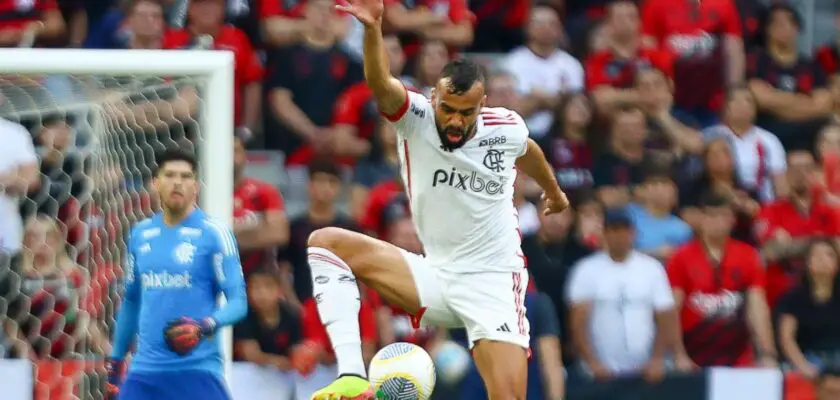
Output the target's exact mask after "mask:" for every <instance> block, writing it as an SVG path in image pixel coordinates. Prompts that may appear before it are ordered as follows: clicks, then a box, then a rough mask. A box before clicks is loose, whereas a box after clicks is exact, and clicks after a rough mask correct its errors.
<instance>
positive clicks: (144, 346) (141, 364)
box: [112, 208, 248, 376]
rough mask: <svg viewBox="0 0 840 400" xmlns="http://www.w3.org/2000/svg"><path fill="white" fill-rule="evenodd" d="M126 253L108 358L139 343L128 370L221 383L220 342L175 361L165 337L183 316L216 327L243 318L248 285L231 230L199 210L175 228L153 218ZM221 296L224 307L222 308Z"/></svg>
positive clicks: (134, 232)
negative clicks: (177, 373) (199, 376)
mask: <svg viewBox="0 0 840 400" xmlns="http://www.w3.org/2000/svg"><path fill="white" fill-rule="evenodd" d="M127 252H128V255H127V257H126V261H125V276H124V280H125V295H124V298H123V302H122V305H121V307H120V309H119V314H118V316H117V328H116V333H115V337H114V345H113V353H112V357H113V358H114V359H117V360H121V359H123V358H124V357H125V355H126V353H127V352H128V350H129V348H130V347H131V344H132V342H133V341H134V339H135V337H136V339H137V346H136V352H135V354H134V358H133V362H132V365H131V367H130V370H131V371H153V372H154V371H169V370H186V369H192V370H196V369H200V370H207V371H211V372H213V373H217V374H219V375H220V376H221V374H222V373H223V359H222V350H221V346H222V343H221V341H220V340H219V336H218V335H214V336H212V337H209V338H205V339H204V340H202V342H201V343H200V344H199V345H198V346H196V348H195V349H194V350H193V351H192V352H190V353H189V354H187V355H185V356H179V355H178V354H175V353H174V352H172V351H170V350H169V348H168V347H167V345H166V340H165V338H164V330H165V329H166V326H167V324H168V323H169V322H170V321H172V320H175V319H177V318H180V317H190V318H193V319H195V320H197V321H200V320H202V319H204V318H207V317H212V318H213V319H214V320H215V322H216V326H217V327H219V328H220V327H222V326H226V325H231V324H233V323H236V322H237V321H239V320H240V319H242V318H244V317H245V314H246V313H247V307H248V306H247V297H246V290H245V280H244V278H243V276H242V266H241V265H240V263H239V252H238V249H237V244H236V240H235V238H234V236H233V234H232V232H231V231H230V229H229V228H227V227H226V226H225V225H223V224H222V223H220V222H217V221H214V220H212V219H210V218H209V217H208V216H207V215H206V214H205V213H204V212H203V211H202V210H200V209H198V208H196V209H195V210H194V211H192V212H191V213H190V215H189V216H187V217H186V218H185V219H184V220H183V221H182V222H181V223H180V224H178V225H177V226H168V225H166V224H165V223H164V222H163V215H162V214H161V213H158V214H156V215H154V216H152V217H151V218H148V219H145V220H143V221H142V222H140V223H138V224H136V225H135V226H134V227H133V228H132V229H131V234H130V236H129V238H128V248H127ZM220 293H222V294H224V295H225V298H226V300H227V304H225V305H224V306H223V307H221V308H220V307H219V306H218V302H217V299H218V295H219V294H220Z"/></svg>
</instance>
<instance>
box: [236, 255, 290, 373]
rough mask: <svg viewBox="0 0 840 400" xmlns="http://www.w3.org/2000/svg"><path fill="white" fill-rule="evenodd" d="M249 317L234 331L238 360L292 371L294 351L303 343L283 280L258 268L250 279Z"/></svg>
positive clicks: (267, 270) (264, 269)
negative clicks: (286, 297)
mask: <svg viewBox="0 0 840 400" xmlns="http://www.w3.org/2000/svg"><path fill="white" fill-rule="evenodd" d="M248 300H249V307H248V316H247V317H246V318H245V319H244V320H243V321H241V322H239V323H238V324H236V326H235V328H234V339H235V340H234V347H235V351H236V356H237V360H240V361H248V362H250V363H254V364H257V365H270V366H273V367H275V368H277V369H279V370H280V371H290V370H291V369H292V363H291V360H290V356H291V354H292V348H293V347H294V346H295V345H297V344H299V343H300V342H301V341H303V339H304V336H303V328H302V327H301V324H300V314H299V313H298V311H297V310H295V309H293V308H291V307H289V306H287V305H286V304H285V302H284V300H285V299H284V296H283V288H282V278H281V277H280V275H279V274H278V271H276V270H275V269H274V268H271V267H265V266H262V267H259V268H257V269H255V270H254V271H252V273H251V275H250V276H249V277H248Z"/></svg>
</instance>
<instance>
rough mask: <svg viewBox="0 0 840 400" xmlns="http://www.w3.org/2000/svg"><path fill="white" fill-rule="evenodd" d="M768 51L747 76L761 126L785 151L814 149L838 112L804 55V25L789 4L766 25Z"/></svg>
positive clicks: (777, 7)
mask: <svg viewBox="0 0 840 400" xmlns="http://www.w3.org/2000/svg"><path fill="white" fill-rule="evenodd" d="M763 26H764V34H765V38H766V47H765V48H763V49H760V50H757V51H755V52H753V53H752V54H750V57H749V61H748V63H747V76H748V78H749V87H750V90H751V91H752V92H753V94H754V95H755V100H756V103H757V104H758V110H759V114H758V120H757V124H758V125H759V126H761V127H762V128H764V129H767V130H768V131H770V132H772V133H773V134H775V135H776V136H778V137H779V140H781V142H782V144H784V146H785V149H787V150H788V151H790V150H796V149H811V146H813V145H814V139H815V138H816V135H817V131H818V130H819V128H820V126H822V124H824V123H825V122H826V121H827V120H828V117H829V116H830V115H831V113H832V112H833V111H834V110H833V99H832V96H831V92H830V91H829V90H828V88H827V82H826V77H825V73H824V72H823V71H822V69H821V68H820V67H818V66H817V64H816V63H814V62H813V61H812V60H811V59H810V58H808V57H806V56H803V55H801V54H800V52H799V47H798V45H797V37H798V34H799V31H800V29H801V27H802V20H801V18H800V16H799V14H798V13H797V12H796V10H795V9H794V8H793V7H791V6H789V5H786V4H782V3H777V4H774V5H772V6H771V7H770V8H769V9H768V11H767V14H766V20H765V21H764V25H763Z"/></svg>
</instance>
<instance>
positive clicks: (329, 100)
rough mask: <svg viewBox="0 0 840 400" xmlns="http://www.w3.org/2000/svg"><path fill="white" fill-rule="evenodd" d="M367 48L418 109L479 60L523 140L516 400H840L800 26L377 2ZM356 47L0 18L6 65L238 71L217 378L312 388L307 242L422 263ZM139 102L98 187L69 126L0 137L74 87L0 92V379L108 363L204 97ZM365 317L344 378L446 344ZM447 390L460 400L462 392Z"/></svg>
mask: <svg viewBox="0 0 840 400" xmlns="http://www.w3.org/2000/svg"><path fill="white" fill-rule="evenodd" d="M838 17H840V14H838ZM838 21H840V18H839V19H838ZM384 24H385V26H386V28H387V32H388V35H387V37H386V44H387V52H388V55H389V58H390V61H391V70H392V73H393V74H394V75H395V76H398V77H401V79H402V80H403V82H404V83H405V85H406V86H407V87H408V88H409V89H410V90H414V91H417V92H421V93H425V94H428V93H429V91H430V89H431V87H432V85H433V84H434V82H435V81H436V77H437V75H438V73H439V72H440V70H441V69H442V67H443V66H444V65H445V64H446V62H447V61H449V60H450V59H452V58H453V57H458V56H460V55H462V54H469V55H470V56H473V57H478V58H480V59H481V60H483V61H486V64H487V67H488V80H487V84H486V90H487V105H488V106H491V107H506V108H509V109H512V110H515V111H517V112H519V113H520V114H521V115H522V116H523V117H525V119H526V121H527V123H528V126H529V129H530V131H531V135H532V137H533V139H535V140H536V141H538V142H539V143H540V145H541V146H542V148H543V150H544V152H545V154H546V156H547V157H548V159H549V161H550V162H551V164H552V165H553V167H554V168H555V171H556V176H557V179H558V181H559V182H560V184H561V186H562V187H563V188H564V190H566V191H567V193H568V194H569V195H570V198H571V200H572V210H569V211H568V212H565V213H563V214H561V215H555V216H550V217H545V216H542V215H540V214H539V213H538V212H537V210H538V205H539V201H540V200H539V194H540V193H538V192H537V191H536V190H535V185H534V184H533V182H530V181H529V180H528V179H527V178H525V177H521V178H520V179H518V181H517V189H516V192H515V193H514V194H513V201H514V202H515V204H516V206H517V208H518V210H519V219H520V228H521V234H522V247H523V252H524V254H525V256H526V257H527V260H528V264H529V265H528V268H529V270H530V272H531V275H532V288H530V293H529V294H528V298H527V299H526V305H527V307H528V318H529V321H530V323H531V335H532V347H533V350H534V355H535V357H533V358H532V361H531V363H532V368H531V373H530V379H531V381H532V382H531V383H530V386H529V398H534V399H537V398H545V399H559V398H562V396H563V392H564V384H565V383H564V382H565V381H566V380H567V379H568V381H572V380H574V379H588V378H590V377H591V378H594V379H597V380H603V381H607V380H610V379H614V378H616V377H620V376H624V375H633V374H641V375H643V376H645V377H646V378H648V379H650V380H657V379H661V377H662V375H663V374H664V373H665V370H666V369H675V370H679V371H691V370H693V369H695V368H698V367H711V366H735V367H746V366H762V367H770V368H777V367H778V368H784V369H786V370H793V371H797V372H798V373H800V374H802V375H803V376H805V377H807V378H809V379H818V380H820V382H822V383H823V384H824V385H823V390H824V391H825V393H827V394H826V396H828V397H825V398H835V399H836V398H840V318H838V315H840V292H838V290H840V275H838V269H840V247H838V245H840V79H838V78H839V77H840V75H839V74H840V50H838V49H840V46H839V45H837V44H835V43H833V42H830V43H828V44H827V45H825V46H824V47H820V48H818V49H814V51H813V52H812V51H811V49H802V48H800V47H799V41H798V38H799V35H800V33H801V31H802V29H803V21H802V17H801V16H800V15H799V12H798V11H797V9H796V8H794V7H792V6H790V5H787V4H786V3H784V2H777V3H772V4H768V3H767V2H763V1H760V0H704V1H697V2H690V1H687V2H682V1H668V0H642V1H639V2H638V4H637V2H634V1H631V0H589V1H584V0H565V1H564V0H545V1H530V0H473V1H469V2H467V1H466V0H416V1H415V0H403V1H400V0H386V1H385V16H384ZM361 37H362V31H361V26H360V25H359V24H358V23H357V22H356V21H354V20H353V19H352V18H351V17H349V16H346V15H341V14H340V13H337V12H336V11H335V9H334V8H333V2H332V0H300V1H294V0H290V1H279V0H227V1H225V0H126V1H124V2H120V3H119V4H116V1H105V0H103V1H99V2H82V1H74V0H0V46H4V47H16V46H31V45H33V44H34V45H35V46H38V47H70V48H85V49H216V50H226V51H232V52H233V53H234V55H235V93H236V96H235V101H234V103H235V121H236V133H235V135H236V140H235V147H234V149H233V150H232V151H233V152H234V164H235V167H234V175H235V182H234V183H235V193H234V199H235V215H234V232H235V234H236V237H237V239H238V242H239V245H240V248H241V251H242V262H243V269H244V272H245V275H246V277H247V280H248V291H249V299H250V305H251V309H250V312H249V315H248V317H247V319H246V320H245V321H243V322H241V323H240V324H239V325H238V326H237V327H236V329H235V332H234V336H235V358H236V359H237V360H241V361H247V362H251V363H254V364H258V365H273V366H275V367H276V368H277V369H279V370H281V371H291V370H293V369H298V370H301V369H307V368H305V367H302V366H301V365H299V364H300V363H293V362H292V361H293V359H297V360H300V359H301V357H300V356H299V353H301V352H310V353H312V354H311V357H314V358H317V359H318V360H319V362H320V363H321V364H322V365H321V366H320V367H317V368H323V369H325V370H326V371H329V366H330V365H331V364H333V363H334V356H332V355H331V354H330V346H329V343H328V339H327V337H326V332H325V331H324V330H323V328H322V327H321V324H320V322H319V321H318V314H317V311H316V307H315V301H316V299H314V298H313V293H312V283H311V279H310V273H309V267H308V265H307V261H306V241H307V237H308V235H309V234H310V233H311V232H312V231H313V230H315V229H318V228H320V227H326V226H339V227H344V228H347V229H352V230H357V231H360V232H365V233H367V234H370V235H372V236H375V237H377V238H380V239H383V240H387V241H389V242H391V243H393V244H395V245H397V246H400V247H402V248H405V249H408V250H411V251H414V252H417V253H422V250H423V249H422V244H421V243H420V242H419V241H418V239H417V236H416V234H415V232H414V227H413V225H412V223H411V215H410V211H409V207H408V204H407V199H406V197H405V194H404V193H403V186H402V183H401V182H400V176H399V171H400V169H399V165H398V164H399V163H398V154H397V146H396V144H397V137H396V133H395V131H394V129H393V127H392V126H391V125H390V124H389V123H388V122H387V121H385V120H384V119H383V118H381V117H380V116H379V113H378V112H377V110H376V105H375V104H374V103H373V101H372V93H371V91H370V90H369V89H368V88H367V86H366V85H365V83H364V81H363V71H362V69H361V65H360V56H361ZM811 53H813V54H814V56H813V57H811V56H809V55H807V54H811ZM117 80H119V79H117ZM158 83H166V84H167V85H169V86H170V87H169V88H168V89H167V90H166V93H161V92H160V91H156V92H155V94H154V95H149V94H147V93H144V94H142V95H141V96H134V97H133V98H132V99H133V100H132V101H131V102H126V103H123V105H122V106H120V107H115V111H113V112H114V113H117V114H119V115H120V117H119V118H120V119H119V121H122V122H126V121H130V125H132V126H133V127H135V128H137V129H134V130H136V131H138V132H139V133H137V134H136V135H134V136H129V137H131V138H133V139H130V140H129V141H130V143H127V144H122V146H123V147H122V148H119V150H120V151H125V152H126V154H124V155H123V157H124V158H125V159H123V160H121V162H122V164H121V163H120V162H114V163H107V162H106V163H104V164H95V163H94V161H93V160H92V157H91V154H95V152H94V153H91V151H90V149H89V148H90V146H89V145H90V142H91V140H90V138H89V137H87V138H86V135H83V134H81V132H82V131H83V128H82V127H83V126H88V127H89V126H90V122H89V121H84V120H83V119H84V117H79V116H78V115H77V114H74V113H71V112H68V111H65V110H64V109H62V108H59V107H55V108H49V106H44V105H43V104H42V103H39V104H38V105H36V106H34V107H38V108H40V109H41V110H42V112H39V113H37V114H26V115H24V116H21V115H23V114H21V113H20V112H19V111H20V110H28V109H31V108H32V107H33V105H30V104H29V103H27V102H30V103H37V102H38V101H39V100H37V99H44V98H46V99H55V98H59V97H61V96H66V95H68V94H73V93H76V92H77V90H76V89H74V88H73V87H74V85H78V84H79V83H78V82H77V81H74V80H73V78H68V77H46V78H35V77H20V76H0V114H2V115H3V116H4V117H6V118H9V119H10V120H5V119H3V120H0V135H2V143H3V146H0V267H2V268H4V269H3V270H2V271H0V296H2V297H0V312H2V313H3V315H4V316H6V318H3V322H2V327H3V329H2V330H0V355H2V356H4V357H8V358H27V357H28V358H30V359H32V360H38V359H44V358H59V359H61V358H72V357H78V356H79V355H80V354H81V355H83V356H88V355H101V356H104V355H106V354H108V352H109V348H110V344H109V335H110V331H111V328H112V322H113V315H114V312H115V310H114V309H113V308H114V305H115V304H118V301H117V299H118V297H119V275H120V274H119V270H120V269H119V265H120V257H121V253H120V246H121V243H122V240H123V239H124V238H123V235H124V233H125V232H127V230H128V227H129V226H130V224H131V223H132V222H134V221H136V220H137V219H138V218H142V216H144V215H148V214H149V213H151V212H153V211H154V210H155V209H156V208H157V202H156V199H155V195H154V193H153V192H152V191H151V190H149V189H150V186H149V185H148V180H149V178H150V172H149V171H151V169H150V168H151V166H150V165H148V161H149V160H150V159H151V157H150V156H149V153H150V152H153V151H154V150H159V145H161V144H168V143H170V142H174V143H178V144H180V145H183V146H189V145H190V142H189V139H192V138H196V137H200V127H199V126H198V125H197V124H196V123H195V121H196V120H197V118H198V109H199V107H198V105H199V104H200V102H201V93H200V89H196V86H195V85H189V84H177V83H175V84H172V83H169V82H168V81H164V80H161V81H160V82H158ZM100 84H101V86H108V85H109V84H108V83H101V82H100ZM110 85H111V86H109V87H111V88H117V89H115V90H123V89H124V88H125V87H126V84H125V82H117V83H111V84H110ZM143 85H145V86H148V85H149V83H148V82H145V83H143ZM33 99H35V100H33ZM55 103H59V102H57V101H55ZM18 122H19V123H20V124H22V125H19V124H18ZM124 125H126V124H124ZM131 129H132V128H126V129H125V130H131ZM151 137H154V138H153V139H150V138H151ZM107 145H109V146H120V144H118V143H116V142H114V143H111V142H109V143H108V144H107ZM128 149H131V151H134V152H133V153H132V152H131V151H129V150H128ZM254 149H258V150H262V151H273V152H275V153H277V154H282V155H283V159H284V164H285V165H284V166H283V172H282V173H283V174H285V175H287V176H288V178H289V182H288V183H287V184H286V185H284V186H283V187H282V189H283V194H282V195H281V191H280V189H281V188H278V187H276V186H275V185H274V184H272V183H268V182H264V181H261V180H260V179H257V178H254V177H249V176H248V175H247V174H246V169H247V167H248V159H249V150H254ZM260 154H264V153H260ZM202 156H203V157H204V158H202V159H203V160H207V158H206V157H208V156H209V155H206V154H205V155H202ZM95 166H104V167H102V168H96V167H95ZM127 169H134V170H136V171H138V172H137V173H132V172H133V171H127ZM277 173H278V174H279V173H280V171H278V172H277ZM284 199H285V200H284ZM445 213H446V210H441V214H442V217H445ZM639 253H644V254H647V255H649V256H652V257H653V258H655V259H656V260H658V261H656V264H657V265H660V266H661V268H658V269H654V270H649V269H646V266H645V265H644V264H645V262H643V261H641V260H642V259H641V258H639V257H638V254H639ZM639 271H641V272H639ZM651 271H653V272H651ZM362 304H363V306H362V311H361V314H360V321H361V326H362V336H363V339H364V350H365V355H366V357H367V358H368V359H369V358H370V357H372V356H373V354H374V353H375V351H376V350H377V348H379V347H381V346H382V345H384V344H388V343H392V342H395V341H410V342H414V343H418V344H421V345H423V346H426V347H427V348H428V349H429V350H430V352H432V353H433V354H434V350H435V348H436V346H437V345H439V344H440V343H443V342H444V341H446V340H452V341H464V340H465V339H464V337H465V336H464V335H463V333H461V332H457V331H444V330H440V329H425V330H414V329H412V318H411V316H409V315H405V313H402V312H401V311H400V310H398V309H394V308H392V307H390V306H388V305H387V304H384V303H383V302H382V301H381V300H380V299H379V297H378V296H377V295H376V294H375V293H373V292H365V294H364V295H363V303H362ZM670 310H676V313H675V314H674V315H676V316H677V317H678V321H679V328H680V329H679V332H672V330H669V326H671V325H670V324H669V318H671V315H672V314H671V313H669V312H670ZM678 335H681V338H682V340H674V341H673V342H674V343H673V346H672V348H667V349H666V348H663V346H666V345H665V344H663V343H660V342H662V341H665V342H667V343H671V341H670V340H668V339H667V338H668V337H673V338H676V337H679V336H678ZM663 338H664V339H663ZM561 349H562V351H561ZM666 352H668V353H671V356H670V358H669V362H668V363H666V362H665V361H664V360H665V357H664V356H665V353H666ZM294 354H298V355H296V356H295V357H292V355H294ZM304 358H306V357H304ZM304 364H305V363H304ZM564 366H565V373H564ZM310 367H311V368H308V369H309V371H304V372H307V373H314V372H313V371H312V369H313V368H315V367H313V366H310ZM317 368H315V369H317ZM327 375H328V374H327ZM564 377H566V378H564ZM462 386H463V387H462V390H463V398H480V397H481V396H482V394H481V393H482V392H481V390H482V389H481V387H480V386H481V385H480V380H479V379H478V376H477V374H476V373H475V371H470V372H468V373H467V376H466V378H465V380H464V383H463V385H462ZM316 387H317V385H316ZM532 396H533V397H532ZM831 396H837V397H831ZM449 398H452V397H449Z"/></svg>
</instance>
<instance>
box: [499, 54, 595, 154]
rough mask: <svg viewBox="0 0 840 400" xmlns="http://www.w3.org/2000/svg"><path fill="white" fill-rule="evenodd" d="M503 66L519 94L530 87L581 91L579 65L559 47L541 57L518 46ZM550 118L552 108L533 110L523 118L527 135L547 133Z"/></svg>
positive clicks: (530, 90)
mask: <svg viewBox="0 0 840 400" xmlns="http://www.w3.org/2000/svg"><path fill="white" fill-rule="evenodd" d="M503 66H504V69H505V70H506V71H507V72H508V73H509V74H511V75H513V77H514V78H516V83H517V89H518V91H519V93H520V94H522V95H528V94H530V93H531V92H533V91H534V90H540V91H542V92H545V93H547V94H559V93H564V92H577V91H582V90H583V86H584V74H583V66H582V65H581V64H580V61H578V60H577V59H576V58H574V57H572V55H571V54H569V53H566V52H565V51H563V50H560V49H557V50H556V51H555V52H554V54H552V55H551V56H549V57H547V58H543V57H540V56H538V55H536V54H534V52H533V51H531V49H529V48H528V47H525V46H521V47H519V48H517V49H514V50H513V51H512V52H511V53H510V54H509V55H508V56H507V57H506V58H505V60H504V62H503ZM553 121H554V113H553V112H552V111H540V112H537V113H534V114H533V115H531V116H530V117H528V119H527V120H526V122H527V123H528V129H529V130H530V131H531V136H532V137H535V138H538V137H542V136H544V135H545V134H546V133H548V130H549V128H551V123H552V122H553Z"/></svg>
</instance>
